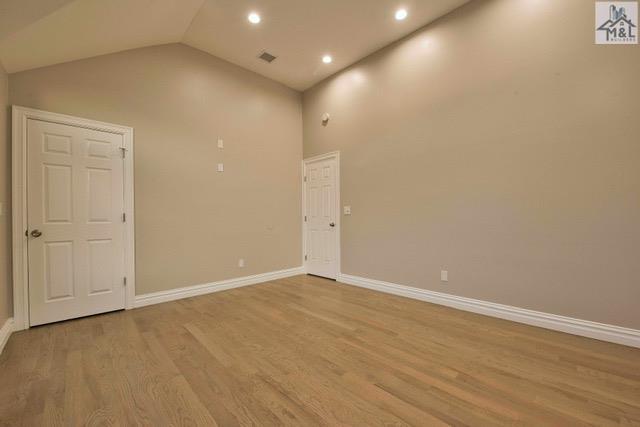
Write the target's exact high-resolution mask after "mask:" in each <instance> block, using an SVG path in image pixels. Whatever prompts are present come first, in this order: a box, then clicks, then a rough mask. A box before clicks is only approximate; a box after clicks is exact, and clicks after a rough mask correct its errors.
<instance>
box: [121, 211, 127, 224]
mask: <svg viewBox="0 0 640 427" xmlns="http://www.w3.org/2000/svg"><path fill="white" fill-rule="evenodd" d="M122 222H127V214H126V213H124V212H122Z"/></svg>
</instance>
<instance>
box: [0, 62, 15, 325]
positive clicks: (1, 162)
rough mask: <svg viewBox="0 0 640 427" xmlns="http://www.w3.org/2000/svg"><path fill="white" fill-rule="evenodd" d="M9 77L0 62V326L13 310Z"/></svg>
mask: <svg viewBox="0 0 640 427" xmlns="http://www.w3.org/2000/svg"><path fill="white" fill-rule="evenodd" d="M8 85H9V79H8V76H7V73H6V72H5V71H4V68H3V67H2V64H0V203H2V212H1V213H0V328H1V327H2V325H4V322H5V321H6V320H7V319H8V318H9V317H11V315H12V314H11V313H13V300H12V296H11V295H12V289H11V283H12V282H11V204H10V203H11V142H10V141H11V140H10V138H9V117H10V116H9V114H10V112H9V86H8Z"/></svg>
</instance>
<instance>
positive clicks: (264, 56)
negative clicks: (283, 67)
mask: <svg viewBox="0 0 640 427" xmlns="http://www.w3.org/2000/svg"><path fill="white" fill-rule="evenodd" d="M258 58H260V59H262V60H263V61H266V62H268V63H272V62H273V61H274V60H275V59H276V57H275V56H273V55H272V54H270V53H269V52H262V53H261V54H260V56H258Z"/></svg>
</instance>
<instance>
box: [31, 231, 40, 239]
mask: <svg viewBox="0 0 640 427" xmlns="http://www.w3.org/2000/svg"><path fill="white" fill-rule="evenodd" d="M40 236H42V231H40V230H33V231H32V232H31V237H35V238H38V237H40Z"/></svg>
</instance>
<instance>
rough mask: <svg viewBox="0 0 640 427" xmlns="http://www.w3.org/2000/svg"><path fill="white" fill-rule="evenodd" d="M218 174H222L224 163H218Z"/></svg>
mask: <svg viewBox="0 0 640 427" xmlns="http://www.w3.org/2000/svg"><path fill="white" fill-rule="evenodd" d="M218 172H224V163H218Z"/></svg>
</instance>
